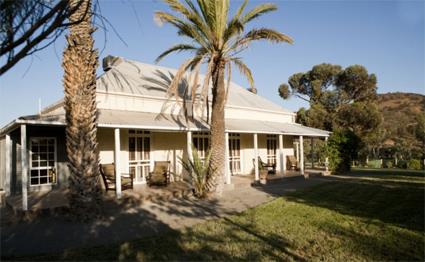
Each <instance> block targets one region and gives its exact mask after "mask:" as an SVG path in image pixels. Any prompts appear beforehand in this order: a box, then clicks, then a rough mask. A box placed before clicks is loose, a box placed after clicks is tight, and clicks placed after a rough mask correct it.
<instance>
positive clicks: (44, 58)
mask: <svg viewBox="0 0 425 262" xmlns="http://www.w3.org/2000/svg"><path fill="white" fill-rule="evenodd" d="M261 2H262V1H250V4H249V5H248V7H253V6H255V5H256V4H259V3H261ZM269 2H275V3H276V4H278V6H279V10H278V11H276V12H274V13H271V14H269V15H265V16H263V17H261V18H260V19H258V20H256V21H254V23H253V24H252V25H253V26H255V27H262V26H267V27H270V28H274V29H277V30H280V31H281V32H283V33H286V34H288V35H290V36H291V37H292V38H293V39H294V40H295V43H294V44H293V45H287V44H281V45H271V44H269V43H265V42H261V43H256V44H254V45H252V47H251V48H250V49H248V50H247V51H246V52H245V53H243V58H244V59H245V61H246V64H248V65H249V66H250V67H251V69H252V71H253V74H254V79H255V85H256V87H257V89H258V93H259V94H260V95H262V96H265V97H266V98H268V99H270V100H272V101H274V102H275V103H277V104H280V105H282V106H283V107H285V108H289V109H291V110H294V111H295V110H297V109H298V108H299V107H301V106H306V104H305V103H303V102H302V101H300V100H299V99H295V98H291V99H289V100H286V101H284V100H282V99H281V98H280V97H279V96H278V93H277V88H278V86H279V84H281V83H282V82H286V81H287V79H288V77H289V76H290V75H292V74H293V73H297V72H303V71H307V70H309V69H310V68H311V67H312V66H313V65H315V64H319V63H324V62H326V63H334V64H339V65H342V66H344V67H345V66H348V65H352V64H361V65H364V66H365V67H366V68H367V69H368V70H369V72H370V73H375V74H376V75H377V77H378V92H379V93H385V92H395V91H403V92H414V93H421V94H424V93H425V79H424V77H425V76H424V75H425V66H424V63H425V62H424V61H425V53H424V46H425V43H424V31H425V28H424V24H425V22H424V13H425V6H424V1H408V0H406V1H269ZM99 3H100V8H101V11H102V14H103V16H105V17H106V18H107V19H108V20H109V21H110V23H111V24H113V25H114V28H115V30H116V31H118V32H119V34H120V36H121V37H122V38H123V39H124V41H125V43H126V44H124V43H123V42H122V41H121V40H120V39H119V38H118V37H117V35H116V34H115V33H114V32H113V30H112V28H111V27H109V29H108V31H107V32H105V31H104V30H102V29H100V28H99V29H98V31H97V32H96V33H95V40H96V46H97V47H98V48H99V50H100V51H102V50H103V51H102V52H101V54H100V58H101V59H102V58H103V57H104V56H106V55H109V54H112V55H117V56H122V57H125V58H129V59H133V60H138V61H142V62H145V63H153V61H154V60H155V58H156V57H157V56H158V55H159V54H160V53H161V52H162V51H163V50H165V49H166V48H167V47H169V46H171V45H172V44H175V43H179V42H181V41H182V39H179V38H178V37H177V36H176V33H175V30H174V28H172V27H170V26H168V25H164V26H162V27H159V26H158V25H157V24H156V23H155V22H154V20H153V12H154V11H155V10H164V9H166V6H165V5H164V4H162V3H161V2H160V1H148V0H116V1H112V0H99ZM240 3H241V1H234V0H232V1H231V5H232V6H233V7H234V8H235V7H236V6H238V5H239V4H240ZM105 34H106V36H107V40H105V37H104V35H105ZM64 46H65V45H64V37H62V38H61V39H59V40H58V41H57V42H56V43H55V44H54V45H52V46H51V47H49V48H47V49H45V50H43V51H41V52H39V53H37V54H36V55H34V56H32V57H28V58H26V59H25V60H23V61H21V62H20V63H19V64H18V65H16V66H15V67H14V68H13V69H12V70H10V71H8V72H7V73H6V74H5V75H3V76H2V77H1V79H0V126H3V125H5V124H7V123H8V122H10V121H12V120H13V119H14V118H16V117H19V116H21V115H28V114H35V113H37V111H38V100H39V98H40V99H41V101H42V106H43V107H44V106H47V105H49V104H50V103H52V102H55V101H56V100H58V99H60V98H61V97H62V96H63V87H62V76H63V70H62V68H61V56H62V51H63V49H64ZM185 57H186V55H184V54H179V55H172V56H169V57H168V58H166V59H165V60H163V61H162V62H161V63H160V64H161V65H164V66H169V67H177V66H178V65H179V64H180V63H181V62H182V61H183V59H184V58H185ZM234 71H235V72H234V75H233V78H232V80H233V81H235V82H237V83H238V84H241V85H243V86H247V82H246V80H245V79H244V78H243V77H242V76H241V75H239V74H238V73H237V72H236V70H234ZM98 72H99V74H100V73H101V72H102V71H101V68H99V70H98Z"/></svg>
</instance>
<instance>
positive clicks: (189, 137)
mask: <svg viewBox="0 0 425 262" xmlns="http://www.w3.org/2000/svg"><path fill="white" fill-rule="evenodd" d="M186 151H187V160H188V161H189V160H190V161H193V154H192V132H191V131H187V133H186ZM188 175H189V181H190V183H192V175H191V174H188Z"/></svg>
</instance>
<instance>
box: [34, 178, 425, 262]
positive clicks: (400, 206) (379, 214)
mask: <svg viewBox="0 0 425 262" xmlns="http://www.w3.org/2000/svg"><path fill="white" fill-rule="evenodd" d="M424 185H425V182H424V173H423V172H413V171H412V172H406V171H397V170H392V171H388V170H386V171H385V170H384V171H383V170H380V171H377V170H355V171H353V172H352V174H351V175H350V178H341V179H340V181H336V182H329V183H325V184H321V185H318V186H316V187H313V188H310V189H307V190H304V191H298V192H295V193H292V194H290V195H287V196H286V197H282V198H279V199H276V200H274V201H272V202H270V203H267V204H264V205H261V206H259V207H256V208H253V209H250V210H247V211H246V212H244V213H242V214H240V215H236V216H231V217H228V218H223V219H219V220H215V221H209V222H206V223H204V224H200V225H197V226H194V227H192V228H187V229H184V230H181V231H172V232H169V233H167V234H164V235H162V236H158V237H155V238H148V239H142V240H137V241H132V242H126V243H121V244H118V245H111V246H102V247H98V248H90V249H82V250H81V249H80V250H72V251H69V252H66V253H61V254H54V255H46V256H40V257H31V259H39V260H52V259H53V260H62V259H71V260H141V261H143V260H301V261H304V260H308V261H310V260H331V261H335V260H337V261H344V260H349V261H353V260H363V261H364V260H368V261H369V260H421V261H424V244H425V237H424ZM26 259H28V258H26Z"/></svg>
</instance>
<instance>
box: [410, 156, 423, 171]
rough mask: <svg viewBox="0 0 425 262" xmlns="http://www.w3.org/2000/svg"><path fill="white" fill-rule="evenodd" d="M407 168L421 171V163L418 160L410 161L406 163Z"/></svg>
mask: <svg viewBox="0 0 425 262" xmlns="http://www.w3.org/2000/svg"><path fill="white" fill-rule="evenodd" d="M407 168H408V169H413V170H420V169H421V161H419V160H418V159H410V160H409V161H408V162H407Z"/></svg>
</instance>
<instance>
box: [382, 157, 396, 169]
mask: <svg viewBox="0 0 425 262" xmlns="http://www.w3.org/2000/svg"><path fill="white" fill-rule="evenodd" d="M393 167H394V162H393V160H392V159H386V160H384V168H393Z"/></svg>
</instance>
